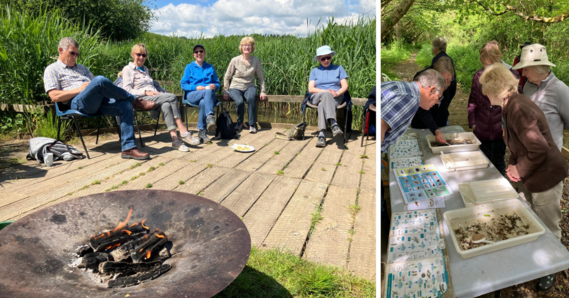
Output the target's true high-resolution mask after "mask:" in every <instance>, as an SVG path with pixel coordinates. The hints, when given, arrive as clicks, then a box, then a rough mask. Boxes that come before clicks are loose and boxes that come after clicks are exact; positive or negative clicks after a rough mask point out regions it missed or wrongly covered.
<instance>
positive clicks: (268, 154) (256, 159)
mask: <svg viewBox="0 0 569 298" xmlns="http://www.w3.org/2000/svg"><path fill="white" fill-rule="evenodd" d="M277 141H282V140H275V141H273V142H271V143H269V145H268V146H264V147H262V148H259V149H258V151H257V152H255V155H253V156H251V158H248V159H247V160H245V161H243V162H242V163H241V164H239V165H238V166H237V167H236V168H237V169H239V170H243V171H249V172H254V171H257V170H258V169H259V168H260V167H262V166H263V165H264V164H265V163H266V162H267V161H268V160H269V159H271V158H273V157H274V156H275V151H280V150H282V148H283V147H284V146H286V145H287V144H288V142H286V141H282V142H277Z"/></svg>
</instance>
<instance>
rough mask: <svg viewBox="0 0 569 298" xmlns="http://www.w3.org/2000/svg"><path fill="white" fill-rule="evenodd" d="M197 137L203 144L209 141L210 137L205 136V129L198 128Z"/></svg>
mask: <svg viewBox="0 0 569 298" xmlns="http://www.w3.org/2000/svg"><path fill="white" fill-rule="evenodd" d="M198 137H199V138H200V141H201V142H202V143H203V144H207V143H209V142H211V139H210V138H209V137H208V136H207V131H206V130H205V129H200V131H199V133H198Z"/></svg>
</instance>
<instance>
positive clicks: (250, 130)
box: [249, 126, 257, 133]
mask: <svg viewBox="0 0 569 298" xmlns="http://www.w3.org/2000/svg"><path fill="white" fill-rule="evenodd" d="M249 133H257V128H256V127H255V126H251V127H250V128H249Z"/></svg>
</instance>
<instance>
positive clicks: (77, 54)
mask: <svg viewBox="0 0 569 298" xmlns="http://www.w3.org/2000/svg"><path fill="white" fill-rule="evenodd" d="M67 51H68V52H69V54H71V56H75V57H79V53H76V52H73V51H69V50H67Z"/></svg>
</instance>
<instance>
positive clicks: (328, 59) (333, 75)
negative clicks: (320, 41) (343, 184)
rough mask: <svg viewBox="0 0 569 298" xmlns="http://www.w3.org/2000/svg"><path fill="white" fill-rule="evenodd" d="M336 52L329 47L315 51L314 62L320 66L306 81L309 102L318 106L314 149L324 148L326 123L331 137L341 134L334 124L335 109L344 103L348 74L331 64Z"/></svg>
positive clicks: (338, 66)
mask: <svg viewBox="0 0 569 298" xmlns="http://www.w3.org/2000/svg"><path fill="white" fill-rule="evenodd" d="M335 55H336V52H334V51H332V49H331V48H330V46H321V47H319V48H318V49H316V56H314V61H318V62H319V63H320V66H319V67H317V68H313V69H312V71H311V72H310V77H309V79H308V92H309V93H310V94H311V95H310V102H311V103H312V104H313V105H317V106H318V130H319V133H318V140H317V141H316V147H326V137H325V136H324V132H325V131H326V122H329V123H330V127H331V129H332V137H335V136H337V135H341V134H342V133H343V132H342V130H341V129H340V126H339V125H338V122H336V107H337V106H339V105H341V104H342V103H343V102H344V93H345V92H346V91H348V80H347V78H348V74H346V71H345V70H344V68H343V67H342V66H340V65H334V64H333V63H332V57H334V56H335Z"/></svg>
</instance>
